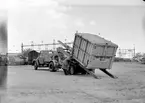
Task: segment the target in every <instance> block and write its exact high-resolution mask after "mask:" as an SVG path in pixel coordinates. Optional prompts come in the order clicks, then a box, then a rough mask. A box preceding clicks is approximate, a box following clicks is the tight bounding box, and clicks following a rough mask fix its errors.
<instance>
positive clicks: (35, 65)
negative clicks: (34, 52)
mask: <svg viewBox="0 0 145 103" xmlns="http://www.w3.org/2000/svg"><path fill="white" fill-rule="evenodd" d="M34 69H35V70H37V69H38V65H37V62H35V63H34Z"/></svg>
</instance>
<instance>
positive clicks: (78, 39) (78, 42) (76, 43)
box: [75, 36, 81, 47]
mask: <svg viewBox="0 0 145 103" xmlns="http://www.w3.org/2000/svg"><path fill="white" fill-rule="evenodd" d="M80 41H81V38H80V37H79V36H76V41H75V45H76V46H78V47H79V45H80Z"/></svg>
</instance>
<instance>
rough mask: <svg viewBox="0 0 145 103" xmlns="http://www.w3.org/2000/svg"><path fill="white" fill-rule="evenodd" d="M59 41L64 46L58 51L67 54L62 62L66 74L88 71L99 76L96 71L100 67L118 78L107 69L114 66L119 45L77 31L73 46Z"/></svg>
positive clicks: (94, 75)
mask: <svg viewBox="0 0 145 103" xmlns="http://www.w3.org/2000/svg"><path fill="white" fill-rule="evenodd" d="M58 42H59V43H60V44H61V45H62V46H63V47H64V48H59V49H58V52H60V53H63V54H64V55H66V56H67V58H66V59H65V60H64V61H63V64H62V69H63V70H64V73H65V74H66V75H75V74H77V73H82V74H86V73H88V74H91V75H92V76H93V77H95V78H98V76H97V75H96V74H95V72H94V71H95V69H100V70H101V71H102V72H104V73H106V74H107V75H109V76H110V77H112V78H117V77H116V76H114V75H112V74H111V73H109V72H108V71H107V69H111V68H112V63H113V61H114V57H115V56H116V55H115V54H116V50H117V48H118V45H116V44H114V43H112V42H111V41H108V40H106V39H104V38H102V37H100V36H98V35H94V34H89V33H76V34H75V39H74V42H73V47H72V48H71V47H69V46H68V45H67V44H65V43H63V42H61V41H58ZM66 50H67V51H69V53H68V52H66Z"/></svg>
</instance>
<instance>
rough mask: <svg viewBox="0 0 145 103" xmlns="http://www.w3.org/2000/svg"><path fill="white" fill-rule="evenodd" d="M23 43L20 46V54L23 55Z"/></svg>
mask: <svg viewBox="0 0 145 103" xmlns="http://www.w3.org/2000/svg"><path fill="white" fill-rule="evenodd" d="M23 47H24V46H23V43H22V44H21V53H23Z"/></svg>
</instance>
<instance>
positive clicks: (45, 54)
mask: <svg viewBox="0 0 145 103" xmlns="http://www.w3.org/2000/svg"><path fill="white" fill-rule="evenodd" d="M52 55H53V52H52V51H51V50H42V51H40V54H39V56H38V57H37V58H36V59H34V60H33V62H34V69H35V70H37V69H38V67H49V63H50V61H51V57H52Z"/></svg>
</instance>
